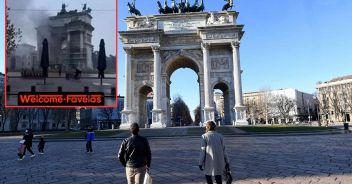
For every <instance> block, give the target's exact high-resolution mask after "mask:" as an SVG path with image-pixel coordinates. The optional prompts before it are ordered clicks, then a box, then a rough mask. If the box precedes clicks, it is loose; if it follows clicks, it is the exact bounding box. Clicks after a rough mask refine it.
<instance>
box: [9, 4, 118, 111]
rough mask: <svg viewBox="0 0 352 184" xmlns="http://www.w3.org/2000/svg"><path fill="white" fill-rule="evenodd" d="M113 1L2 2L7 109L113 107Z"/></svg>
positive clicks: (114, 95)
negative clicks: (3, 3)
mask: <svg viewBox="0 0 352 184" xmlns="http://www.w3.org/2000/svg"><path fill="white" fill-rule="evenodd" d="M116 7H117V1H116V0H100V1H96V0H62V1H57V0H6V2H5V9H6V23H5V24H6V33H5V34H6V48H5V52H6V62H5V78H6V80H5V93H6V95H5V96H6V103H5V104H6V106H8V107H116V106H117V102H116V96H117V95H116V94H117V80H116V78H117V75H116V71H117V69H116V68H117V59H116V54H117V53H116V45H117V40H116Z"/></svg>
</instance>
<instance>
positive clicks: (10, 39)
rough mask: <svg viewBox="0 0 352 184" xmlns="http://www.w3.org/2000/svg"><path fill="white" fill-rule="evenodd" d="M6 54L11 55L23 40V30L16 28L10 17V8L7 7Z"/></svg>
mask: <svg viewBox="0 0 352 184" xmlns="http://www.w3.org/2000/svg"><path fill="white" fill-rule="evenodd" d="M5 10H6V54H7V55H9V54H10V53H11V52H12V51H13V50H15V49H16V47H17V44H18V43H19V42H20V41H21V37H22V36H21V34H22V32H21V30H20V29H16V28H15V26H14V25H13V24H12V22H11V20H10V19H9V10H10V8H8V7H6V9H5Z"/></svg>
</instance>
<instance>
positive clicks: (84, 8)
mask: <svg viewBox="0 0 352 184" xmlns="http://www.w3.org/2000/svg"><path fill="white" fill-rule="evenodd" d="M86 10H87V3H84V4H83V8H82V11H86Z"/></svg>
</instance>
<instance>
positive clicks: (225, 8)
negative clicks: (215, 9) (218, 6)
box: [222, 0, 233, 11]
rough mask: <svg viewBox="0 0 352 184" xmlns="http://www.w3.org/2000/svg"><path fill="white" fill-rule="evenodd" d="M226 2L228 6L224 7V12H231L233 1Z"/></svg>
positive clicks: (227, 0)
mask: <svg viewBox="0 0 352 184" xmlns="http://www.w3.org/2000/svg"><path fill="white" fill-rule="evenodd" d="M224 1H226V4H225V5H224V6H223V7H222V11H228V10H229V9H230V10H231V9H232V7H233V0H224Z"/></svg>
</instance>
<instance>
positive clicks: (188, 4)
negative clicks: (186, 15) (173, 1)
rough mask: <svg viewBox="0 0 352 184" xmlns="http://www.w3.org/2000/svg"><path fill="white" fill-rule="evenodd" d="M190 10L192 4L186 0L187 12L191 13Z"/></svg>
mask: <svg viewBox="0 0 352 184" xmlns="http://www.w3.org/2000/svg"><path fill="white" fill-rule="evenodd" d="M190 8H191V4H190V3H189V0H186V4H185V11H186V12H190V11H189V9H190Z"/></svg>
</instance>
